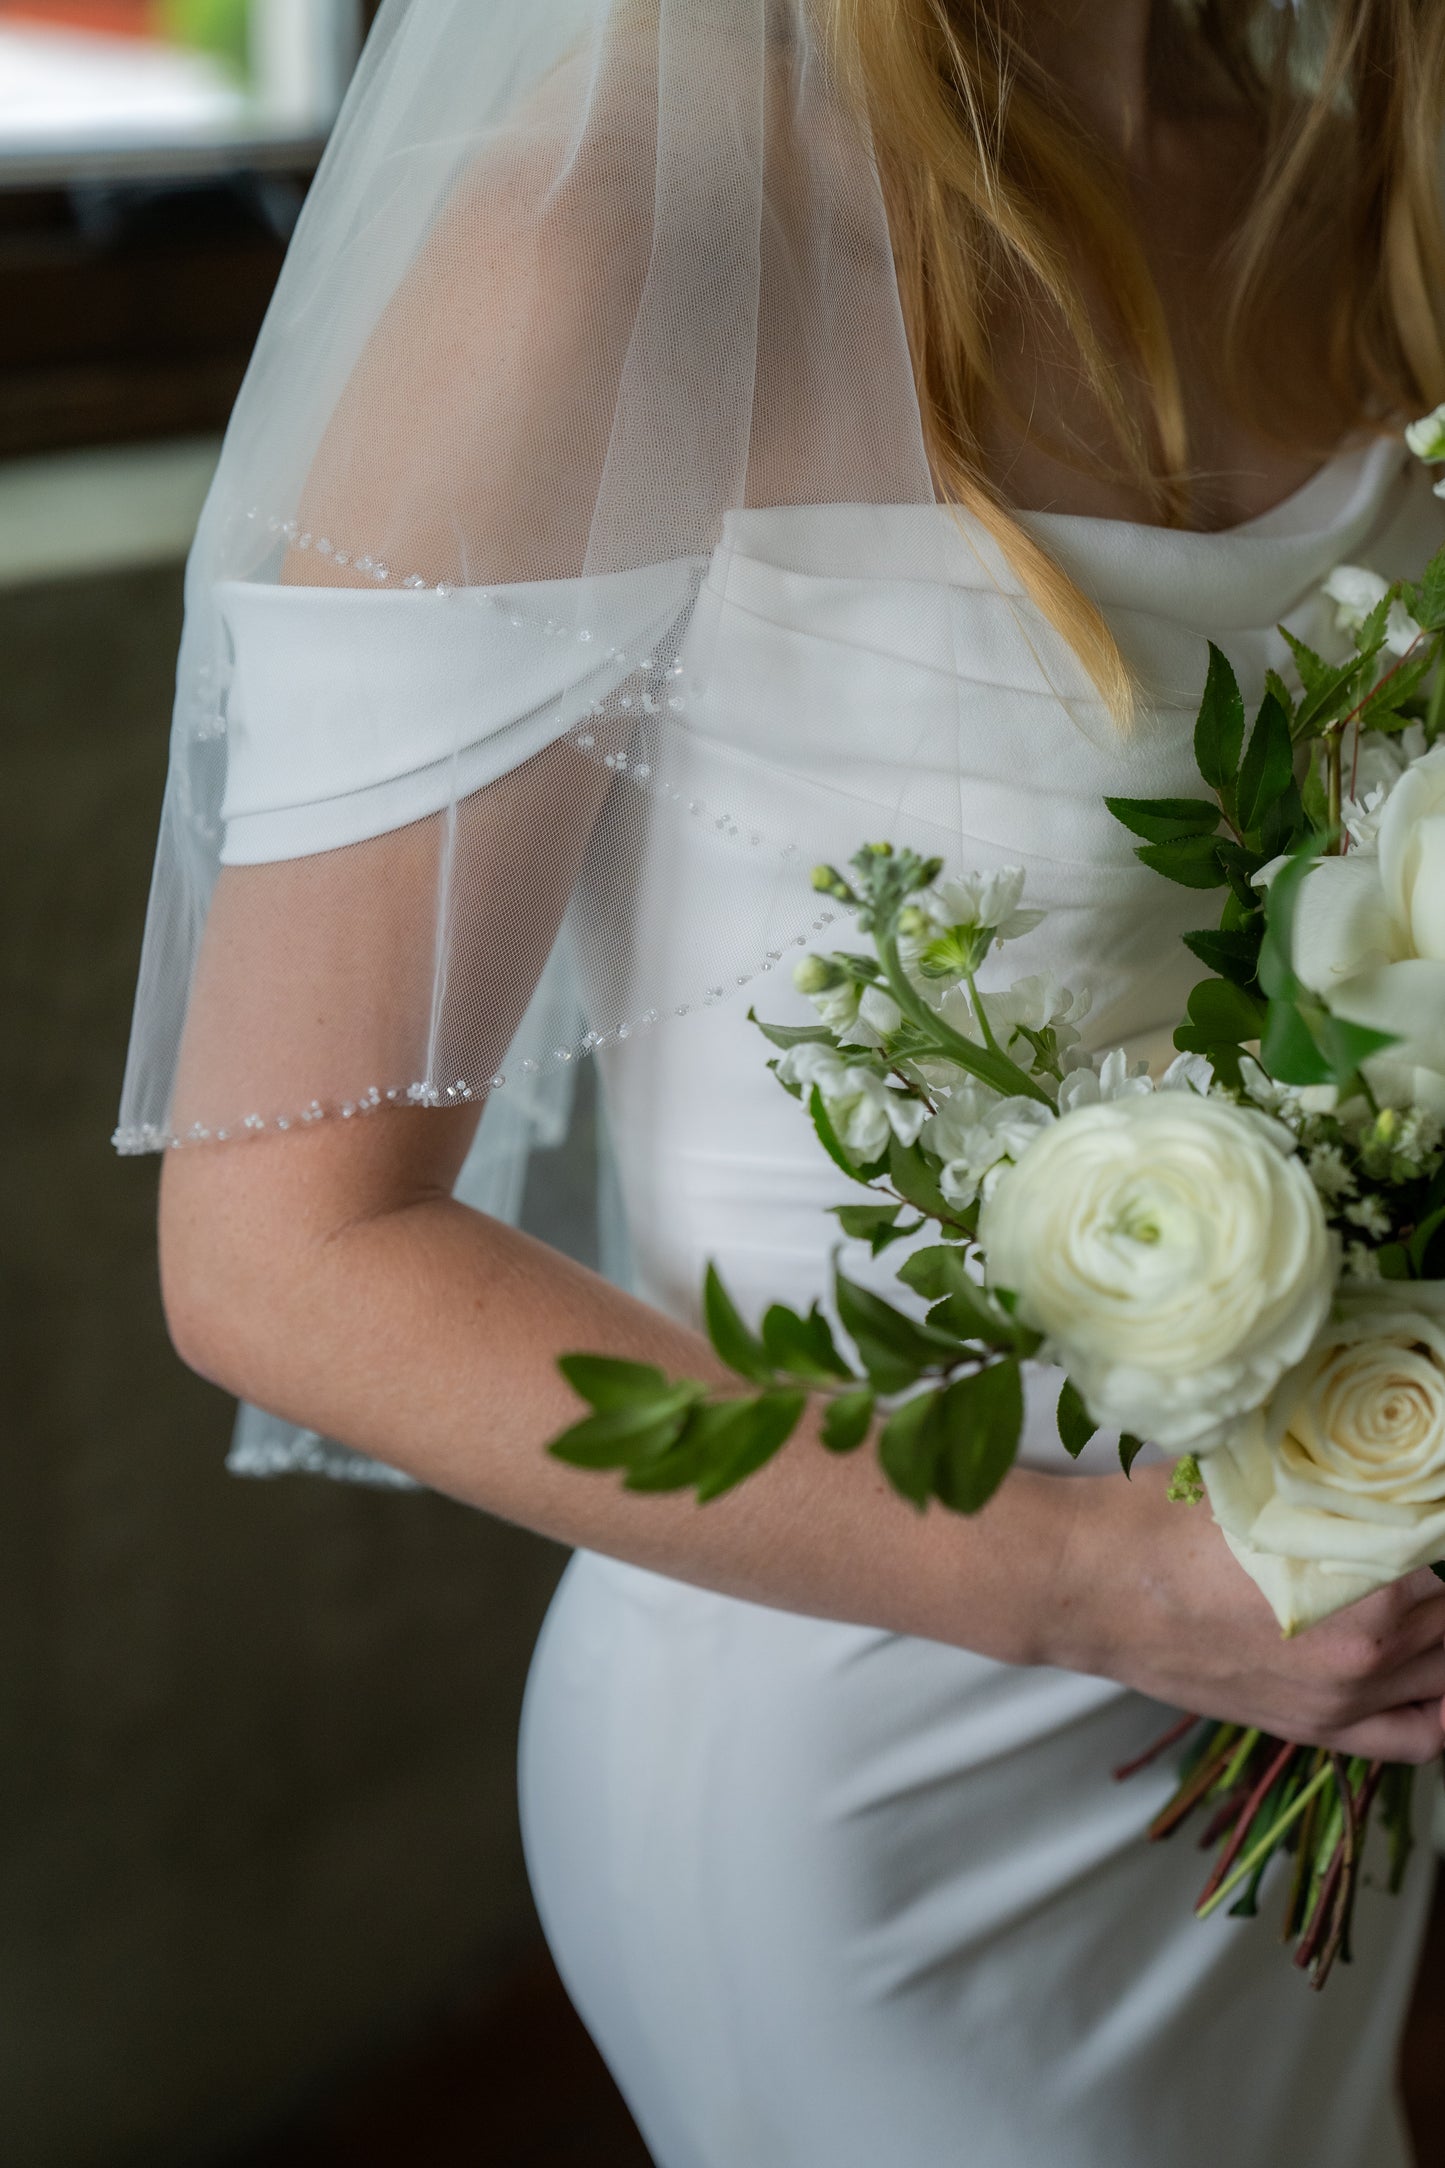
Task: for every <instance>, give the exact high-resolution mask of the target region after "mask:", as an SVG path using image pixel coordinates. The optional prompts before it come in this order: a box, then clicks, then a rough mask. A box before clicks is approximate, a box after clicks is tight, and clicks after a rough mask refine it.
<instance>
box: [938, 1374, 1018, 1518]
mask: <svg viewBox="0 0 1445 2168" xmlns="http://www.w3.org/2000/svg"><path fill="white" fill-rule="evenodd" d="M1023 1426H1024V1389H1023V1377H1022V1373H1021V1372H1020V1369H1019V1365H1018V1362H1017V1360H1016V1359H1015V1358H1013V1357H1012V1356H1011V1357H1009V1358H1008V1360H1006V1361H1004V1362H1000V1363H990V1364H989V1365H988V1367H987V1368H986V1369H983V1370H977V1371H975V1372H974V1374H973V1376H972V1377H967V1378H959V1379H957V1380H956V1382H955V1383H954V1384H952V1385H950V1386H949V1387H948V1388H947V1390H946V1391H945V1392H942V1393H940V1394H939V1395H938V1397H937V1401H936V1403H935V1406H934V1411H933V1418H932V1422H931V1424H930V1429H931V1430H932V1432H933V1435H934V1466H933V1487H934V1490H935V1491H936V1492H937V1494H938V1496H939V1497H940V1498H941V1499H942V1501H943V1503H944V1504H945V1505H946V1506H948V1507H949V1508H950V1509H951V1510H952V1511H953V1512H955V1513H977V1512H978V1511H979V1510H980V1508H981V1507H983V1506H985V1505H987V1504H988V1501H989V1499H990V1498H992V1496H993V1494H994V1492H995V1491H996V1490H997V1489H998V1487H999V1485H1000V1483H1002V1481H1003V1479H1004V1477H1005V1476H1006V1475H1007V1474H1008V1472H1009V1470H1010V1468H1011V1467H1012V1466H1013V1464H1014V1462H1015V1460H1016V1459H1017V1458H1018V1449H1019V1439H1020V1437H1021V1435H1022V1433H1023Z"/></svg>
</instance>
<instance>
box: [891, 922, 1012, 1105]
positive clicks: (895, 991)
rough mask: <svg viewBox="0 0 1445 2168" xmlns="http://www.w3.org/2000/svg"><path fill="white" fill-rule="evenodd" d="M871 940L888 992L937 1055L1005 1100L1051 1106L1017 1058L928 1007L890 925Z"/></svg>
mask: <svg viewBox="0 0 1445 2168" xmlns="http://www.w3.org/2000/svg"><path fill="white" fill-rule="evenodd" d="M873 939H874V944H875V946H876V947H877V950H878V960H879V962H880V963H881V964H882V966H883V975H884V977H885V978H886V979H887V981H888V991H889V993H890V994H892V996H893V999H894V1000H895V1001H896V1002H897V1004H898V1006H899V1008H900V1009H901V1010H902V1011H903V1014H904V1015H905V1016H906V1017H907V1018H908V1019H909V1021H910V1023H913V1024H916V1025H917V1027H918V1029H919V1030H920V1031H921V1032H923V1033H924V1034H925V1035H926V1037H928V1038H930V1039H931V1040H932V1041H933V1042H934V1046H935V1048H936V1049H937V1051H938V1052H939V1053H940V1054H942V1055H944V1056H945V1057H946V1058H947V1059H948V1060H949V1061H951V1062H953V1063H954V1064H955V1065H956V1066H957V1067H958V1068H960V1069H964V1070H966V1071H967V1072H968V1074H969V1075H970V1076H976V1077H977V1078H978V1080H979V1082H980V1083H981V1084H987V1085H989V1086H990V1087H991V1089H992V1090H994V1091H996V1092H1000V1093H1002V1095H1003V1097H1004V1098H1005V1099H1037V1100H1038V1101H1039V1102H1040V1103H1041V1104H1042V1105H1043V1106H1046V1107H1051V1106H1052V1105H1053V1101H1052V1100H1051V1099H1050V1097H1049V1095H1048V1093H1047V1092H1046V1091H1045V1090H1044V1088H1043V1086H1042V1085H1041V1084H1039V1083H1037V1082H1036V1081H1035V1079H1034V1078H1033V1077H1031V1076H1030V1075H1029V1074H1028V1072H1027V1070H1025V1069H1021V1068H1020V1067H1019V1065H1018V1063H1017V1062H1016V1061H1010V1060H1009V1058H1008V1056H1007V1054H1003V1053H1000V1052H999V1050H998V1048H997V1046H987V1045H985V1046H978V1045H976V1044H975V1042H974V1041H973V1040H972V1039H965V1037H964V1036H963V1033H962V1032H961V1031H955V1030H954V1029H953V1026H952V1025H951V1024H949V1023H948V1022H946V1020H945V1019H944V1018H943V1017H941V1016H939V1015H938V1014H937V1013H936V1011H935V1010H933V1009H931V1008H930V1007H929V1006H928V1003H927V1002H926V1001H925V1000H924V999H923V997H922V995H921V994H920V993H919V992H918V991H917V989H916V987H915V986H914V984H913V982H912V980H911V979H910V978H909V976H908V973H907V972H906V971H905V970H904V968H903V960H902V958H901V957H900V955H899V953H898V938H897V935H896V934H895V933H894V932H893V931H892V929H891V928H889V929H887V930H885V929H884V928H883V927H882V926H878V927H875V929H874V935H873Z"/></svg>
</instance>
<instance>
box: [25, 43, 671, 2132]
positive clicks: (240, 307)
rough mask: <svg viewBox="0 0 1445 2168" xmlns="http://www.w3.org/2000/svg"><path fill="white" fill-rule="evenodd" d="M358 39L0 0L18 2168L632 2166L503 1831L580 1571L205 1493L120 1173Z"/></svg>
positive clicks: (555, 1224) (464, 1530)
mask: <svg viewBox="0 0 1445 2168" xmlns="http://www.w3.org/2000/svg"><path fill="white" fill-rule="evenodd" d="M421 4H425V0H421ZM477 4H478V5H483V4H485V0H477ZM372 12H374V10H372V9H369V8H368V7H366V6H364V5H362V4H361V0H49V4H47V0H0V748H3V753H0V757H3V761H4V775H5V781H4V788H3V791H0V827H3V843H0V926H3V929H4V930H3V934H0V958H3V974H4V1016H5V1024H4V1028H3V1030H0V1064H3V1071H4V1094H5V1111H6V1117H7V1118H6V1120H5V1122H4V1124H3V1135H4V1140H5V1141H4V1145H3V1151H4V1155H5V1165H4V1181H3V1188H0V1196H3V1200H4V1205H3V1211H0V1317H3V1326H0V1334H3V1340H4V1351H3V1361H0V1436H3V1439H4V1444H5V1448H6V1482H5V1505H4V1510H3V1514H0V1528H3V1533H0V1547H3V1550H4V1553H5V1570H4V1571H3V1572H0V1727H3V1728H0V2163H3V2168H132V2164H133V2168H171V2164H176V2168H210V2164H212V2163H216V2164H227V2168H281V2164H283V2163H284V2164H286V2168H301V2164H304V2163H323V2162H324V2163H338V2164H339V2163H346V2164H348V2168H349V2164H352V2163H356V2164H359V2168H366V2164H369V2163H372V2162H377V2163H381V2162H386V2163H388V2164H392V2163H396V2164H403V2163H404V2164H406V2168H429V2164H437V2168H440V2164H441V2163H448V2164H450V2163H453V2162H456V2163H462V2162H466V2163H468V2164H472V2163H478V2162H485V2163H495V2164H497V2168H510V2164H511V2163H514V2162H515V2163H523V2162H526V2163H532V2162H537V2163H541V2162H554V2161H555V2162H560V2163H575V2164H578V2168H581V2164H584V2163H585V2164H587V2168H599V2164H603V2168H605V2164H606V2163H609V2162H617V2163H645V2159H646V2156H645V2154H644V2153H643V2152H642V2151H641V2148H640V2146H639V2145H638V2143H637V2141H636V2139H635V2136H634V2135H633V2134H632V2132H631V2126H630V2124H629V2122H628V2120H627V2118H626V2115H625V2112H624V2111H623V2110H622V2108H621V2106H620V2103H618V2102H617V2100H616V2098H615V2095H614V2094H613V2093H612V2090H611V2087H610V2084H609V2083H608V2081H607V2079H606V2076H605V2073H604V2072H603V2071H602V2069H601V2066H600V2064H598V2063H597V2061H596V2059H595V2057H594V2056H593V2055H592V2051H591V2049H590V2046H589V2044H588V2043H587V2042H586V2039H585V2036H584V2035H583V2034H582V2033H581V2030H580V2027H578V2026H577V2024H576V2021H575V2020H574V2019H573V2018H572V2016H571V2013H570V2009H569V2007H568V2005H567V2003H566V2001H565V1998H564V1997H563V1995H562V1993H561V1990H560V1988H559V1986H558V1985H557V1983H556V1981H555V1978H554V1977H553V1975H552V1973H551V1971H550V1968H549V1966H548V1964H547V1961H546V1958H545V1953H544V1952H543V1950H542V1945H541V1941H540V1936H539V1934H538V1930H537V1927H536V1922H535V1919H534V1916H533V1913H532V1909H531V1903H530V1899H529V1897H528V1893H527V1887H526V1881H525V1877H524V1874H523V1869H522V1861H521V1852H520V1845H519V1840H518V1835H517V1826H516V1809H515V1797H514V1775H513V1764H514V1752H515V1739H516V1726H517V1716H518V1709H519V1705H520V1699H521V1691H522V1683H523V1678H524V1675H525V1670H526V1665H527V1660H528V1656H529V1653H530V1649H531V1645H532V1642H533V1639H534V1637H535V1634H536V1631H537V1627H538V1625H539V1623H540V1620H541V1617H542V1613H543V1611H544V1610H545V1608H546V1605H547V1601H548V1598H549V1596H550V1593H551V1590H552V1587H553V1585H554V1583H555V1580H556V1577H557V1574H558V1572H559V1571H560V1568H561V1565H562V1563H563V1559H562V1555H561V1554H560V1553H559V1552H557V1551H556V1550H555V1549H554V1548H553V1547H551V1546H549V1545H546V1544H544V1543H541V1542H539V1541H536V1540H534V1539H532V1538H531V1537H528V1536H526V1535H523V1534H521V1533H519V1532H518V1531H516V1530H513V1529H510V1528H506V1527H503V1526H500V1525H499V1524H496V1523H494V1522H490V1521H488V1520H486V1519H484V1518H483V1517H482V1516H480V1515H478V1514H469V1513H465V1512H463V1511H462V1510H460V1509H459V1508H457V1507H454V1506H452V1505H449V1504H447V1503H445V1502H444V1501H442V1500H440V1499H437V1498H432V1497H426V1496H415V1497H407V1496H398V1495H396V1494H394V1493H376V1492H370V1491H365V1490H361V1489H358V1488H356V1487H354V1486H347V1487H339V1486H334V1485H329V1484H324V1483H320V1482H315V1481H312V1480H310V1479H307V1478H304V1477H303V1478H292V1479H289V1480H285V1481H282V1482H279V1483H273V1484H251V1483H243V1482H237V1481H236V1480H234V1479H233V1478H231V1477H229V1476H227V1475H226V1474H225V1472H224V1460H225V1455H226V1450H227V1445H228V1442H229V1437H230V1429H231V1423H232V1418H233V1414H234V1410H233V1408H232V1407H231V1405H230V1403H229V1402H227V1401H226V1400H225V1399H224V1398H223V1397H222V1396H221V1395H220V1394H218V1393H216V1392H214V1391H212V1390H211V1389H209V1388H208V1387H207V1386H205V1385H203V1384H201V1383H200V1382H199V1381H198V1380H197V1379H195V1378H194V1377H191V1376H190V1375H188V1374H187V1373H186V1372H185V1371H184V1370H183V1369H182V1368H181V1366H180V1364H179V1363H178V1362H177V1361H176V1360H175V1359H174V1357H173V1356H172V1354H171V1352H170V1349H169V1346H168V1344H167V1341H166V1337H165V1332H164V1327H163V1324H162V1321H161V1315H160V1309H159V1304H158V1300H157V1293H156V1276H155V1264H154V1240H153V1216H154V1196H155V1179H156V1170H155V1165H154V1163H153V1162H148V1161H143V1160H118V1159H116V1158H115V1157H114V1155H113V1154H112V1152H111V1150H110V1146H109V1136H110V1132H111V1129H112V1128H113V1126H114V1119H115V1101H116V1095H117V1090H118V1084H119V1078H120V1072H121V1065H122V1061H123V1056H124V1047H125V1039H126V1031H127V1021H128V1010H129V1005H130V998H131V990H132V982H133V975H134V970H135V962H136V955H137V950H138V946H139V940H140V929H141V922H142V916H143V913H144V908H145V900H146V890H147V884H148V881H149V876H150V859H151V851H152V847H153V841H154V830H155V823H156V816H157V810H158V807H159V803H160V794H161V787H162V781H163V776H164V768H165V758H166V738H167V730H168V715H169V709H170V701H171V687H172V681H173V675H174V666H175V650H176V642H177V637H178V633H179V628H180V614H181V572H182V563H183V559H184V555H185V550H186V547H187V544H188V542H189V539H190V535H191V531H192V528H193V526H194V523H195V519H196V516H197V513H198V511H199V509H200V505H201V500H202V498H203V496H204V493H205V490H206V487H207V483H208V480H209V477H210V473H211V469H212V466H213V464H214V461H215V458H216V453H217V449H218V442H219V436H220V432H221V430H222V428H223V427H224V425H225V421H226V418H227V414H228V412H229V409H230V405H231V402H232V399H233V398H234V396H235V393H236V389H237V387H238V385H239V383H240V380H241V374H242V371H243V369H244V367H245V364H246V360H247V356H248V353H249V351H250V347H251V344H252V341H253V340H254V338H255V335H256V332H257V329H258V328H259V325H260V321H261V317H262V314H263V312H264V310H265V307H266V304H267V300H268V298H269V295H270V291H271V287H272V283H273V281H274V279H275V277H276V273H277V270H278V268H279V265H280V262H281V257H282V253H283V251H284V248H285V245H286V240H287V236H288V234H289V233H290V230H291V228H292V225H293V224H294V221H295V218H296V215H297V212H298V211H299V209H300V207H301V204H302V202H303V200H304V197H305V193H306V188H307V185H308V181H309V177H310V174H311V171H312V169H313V167H314V165H315V162H316V159H317V156H318V154H319V151H320V147H321V145H322V142H323V141H324V138H325V135H326V133H327V130H328V128H329V126H330V124H331V121H332V119H333V117H334V115H335V112H336V109H337V106H338V104H339V102H340V99H341V96H342V94H343V91H344V88H345V85H346V82H347V79H348V77H349V74H350V71H351V69H352V67H353V65H354V63H355V60H356V56H357V53H358V51H359V49H360V45H361V41H362V39H363V37H364V35H365V32H366V28H367V22H368V18H369V16H370V14H371V13H372ZM589 1180H590V1160H589V1155H588V1152H587V1140H586V1137H585V1135H582V1136H579V1137H578V1139H577V1140H576V1145H575V1148H569V1152H568V1155H560V1154H543V1155H541V1156H540V1158H539V1159H538V1160H537V1161H535V1162H534V1179H533V1184H532V1190H531V1193H530V1194H529V1198H528V1217H529V1220H530V1222H531V1224H532V1225H533V1226H534V1227H536V1228H537V1229H538V1230H539V1231H540V1232H542V1233H544V1234H546V1235H548V1236H549V1237H551V1238H552V1239H554V1240H559V1241H562V1242H564V1243H566V1244H568V1245H569V1246H571V1247H573V1248H577V1247H579V1245H580V1244H581V1243H582V1242H583V1239H584V1238H583V1235H582V1233H581V1230H582V1229H583V1228H584V1227H585V1226H586V1225H587V1223H588V1212H587V1199H586V1195H585V1192H586V1189H587V1185H588V1182H589Z"/></svg>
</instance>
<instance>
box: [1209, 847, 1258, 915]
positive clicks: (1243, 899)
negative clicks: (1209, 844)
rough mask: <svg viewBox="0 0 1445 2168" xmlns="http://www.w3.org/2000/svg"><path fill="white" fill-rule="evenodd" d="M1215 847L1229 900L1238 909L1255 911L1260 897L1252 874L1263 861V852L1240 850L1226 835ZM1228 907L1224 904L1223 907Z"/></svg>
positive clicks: (1256, 871)
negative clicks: (1226, 884)
mask: <svg viewBox="0 0 1445 2168" xmlns="http://www.w3.org/2000/svg"><path fill="white" fill-rule="evenodd" d="M1215 849H1216V850H1217V851H1218V853H1219V865H1220V870H1221V872H1222V873H1223V875H1224V878H1225V879H1226V881H1228V883H1229V895H1230V901H1231V902H1232V903H1233V904H1234V905H1235V906H1236V908H1237V909H1238V910H1240V911H1243V912H1246V913H1248V912H1253V911H1257V910H1258V909H1259V908H1260V901H1261V897H1260V891H1259V890H1258V889H1257V888H1256V887H1255V885H1254V876H1255V874H1256V873H1258V871H1259V869H1260V867H1261V866H1262V865H1263V864H1264V863H1265V860H1264V854H1263V852H1262V851H1246V850H1242V849H1241V848H1240V846H1239V844H1237V843H1231V842H1230V841H1229V839H1228V838H1227V837H1224V838H1221V840H1220V841H1219V842H1218V843H1217V844H1216V845H1215ZM1228 908H1229V905H1228V904H1226V905H1225V909H1226V910H1228Z"/></svg>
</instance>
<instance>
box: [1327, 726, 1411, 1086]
mask: <svg viewBox="0 0 1445 2168" xmlns="http://www.w3.org/2000/svg"><path fill="white" fill-rule="evenodd" d="M1294 964H1295V969H1296V971H1298V973H1299V975H1300V977H1301V978H1302V979H1303V980H1304V982H1305V984H1306V986H1310V987H1313V988H1314V990H1315V992H1316V993H1318V994H1321V995H1322V996H1323V997H1324V999H1325V1000H1326V1001H1328V1003H1329V1005H1330V1007H1331V1008H1332V1009H1333V1010H1334V1011H1335V1013H1336V1014H1337V1015H1339V1016H1343V1017H1345V1018H1347V1019H1349V1020H1350V1021H1351V1022H1353V1023H1357V1024H1372V1025H1374V1026H1375V1028H1376V1029H1377V1030H1380V1031H1389V1032H1393V1033H1394V1034H1395V1036H1396V1037H1397V1038H1398V1039H1399V1041H1400V1044H1399V1045H1398V1046H1392V1047H1390V1048H1388V1049H1387V1050H1386V1052H1385V1053H1383V1054H1379V1055H1376V1056H1374V1057H1373V1059H1372V1060H1370V1061H1369V1062H1367V1063H1366V1065H1365V1066H1366V1074H1367V1075H1368V1077H1369V1080H1370V1084H1371V1086H1372V1088H1373V1089H1374V1091H1375V1092H1376V1094H1377V1096H1379V1097H1381V1098H1383V1099H1385V1100H1387V1101H1388V1102H1389V1103H1390V1104H1391V1105H1396V1106H1403V1105H1411V1104H1419V1105H1422V1106H1426V1107H1429V1108H1430V1109H1431V1110H1432V1111H1433V1112H1436V1113H1442V1112H1445V745H1437V746H1435V747H1434V748H1433V750H1432V751H1430V752H1428V753H1426V754H1425V755H1424V756H1423V758H1422V759H1420V760H1417V761H1413V762H1412V763H1411V765H1410V766H1409V767H1408V768H1407V769H1406V770H1405V773H1404V774H1403V775H1402V776H1401V778H1400V780H1399V782H1398V783H1396V784H1395V786H1394V788H1393V789H1392V790H1391V792H1390V794H1389V796H1388V798H1386V800H1385V802H1384V809H1383V811H1382V812H1381V813H1380V815H1379V828H1378V833H1377V836H1376V839H1375V843H1374V846H1373V848H1367V849H1363V850H1356V851H1351V852H1350V853H1349V855H1348V857H1345V858H1325V859H1322V860H1321V861H1320V863H1319V864H1318V865H1317V866H1315V867H1314V868H1313V869H1312V870H1311V872H1310V873H1309V874H1308V875H1307V877H1306V879H1305V883H1304V886H1303V889H1302V890H1301V893H1300V899H1299V909H1298V911H1297V913H1296V915H1295V953H1294Z"/></svg>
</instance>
